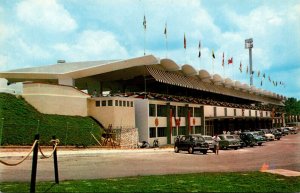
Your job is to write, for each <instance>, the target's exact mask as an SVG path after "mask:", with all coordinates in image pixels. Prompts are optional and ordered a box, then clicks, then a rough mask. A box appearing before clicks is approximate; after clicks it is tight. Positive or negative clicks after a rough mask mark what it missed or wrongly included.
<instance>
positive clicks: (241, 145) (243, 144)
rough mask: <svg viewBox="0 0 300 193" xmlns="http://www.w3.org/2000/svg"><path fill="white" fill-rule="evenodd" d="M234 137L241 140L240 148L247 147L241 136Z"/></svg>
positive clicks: (234, 135) (235, 135)
mask: <svg viewBox="0 0 300 193" xmlns="http://www.w3.org/2000/svg"><path fill="white" fill-rule="evenodd" d="M233 137H234V138H235V139H237V140H239V142H240V146H239V148H243V147H246V144H245V142H244V141H243V140H242V139H241V138H240V135H237V134H233Z"/></svg>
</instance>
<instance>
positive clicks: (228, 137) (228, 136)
mask: <svg viewBox="0 0 300 193" xmlns="http://www.w3.org/2000/svg"><path fill="white" fill-rule="evenodd" d="M226 139H234V137H233V136H232V135H227V136H226Z"/></svg>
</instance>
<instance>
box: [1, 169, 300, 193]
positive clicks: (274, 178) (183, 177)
mask: <svg viewBox="0 0 300 193" xmlns="http://www.w3.org/2000/svg"><path fill="white" fill-rule="evenodd" d="M0 187H1V191H3V192H29V183H16V182H14V183H12V182H11V183H10V182H9V183H0ZM299 190H300V177H284V176H279V175H273V174H268V173H260V172H240V173H200V174H179V175H161V176H137V177H129V178H114V179H99V180H78V181H62V182H60V183H59V184H54V182H38V183H37V186H36V191H37V192H299Z"/></svg>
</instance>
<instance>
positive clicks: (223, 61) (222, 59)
mask: <svg viewBox="0 0 300 193" xmlns="http://www.w3.org/2000/svg"><path fill="white" fill-rule="evenodd" d="M222 66H223V67H224V52H223V58H222Z"/></svg>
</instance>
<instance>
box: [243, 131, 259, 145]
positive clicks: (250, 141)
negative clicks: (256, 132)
mask: <svg viewBox="0 0 300 193" xmlns="http://www.w3.org/2000/svg"><path fill="white" fill-rule="evenodd" d="M240 138H241V140H242V141H243V142H244V144H245V147H247V146H250V147H253V146H254V145H255V144H256V142H255V139H254V136H253V135H252V134H250V133H241V134H240Z"/></svg>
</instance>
